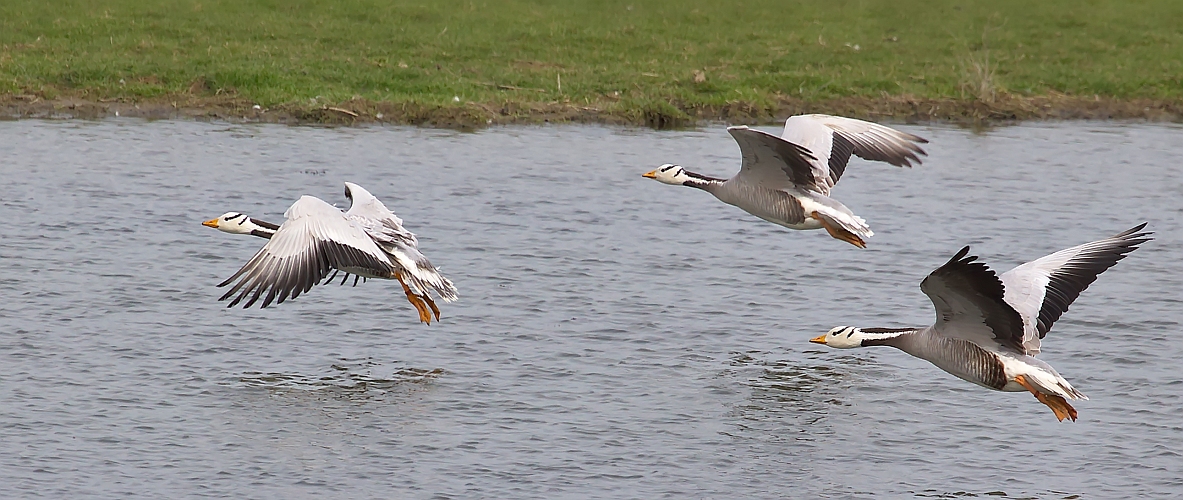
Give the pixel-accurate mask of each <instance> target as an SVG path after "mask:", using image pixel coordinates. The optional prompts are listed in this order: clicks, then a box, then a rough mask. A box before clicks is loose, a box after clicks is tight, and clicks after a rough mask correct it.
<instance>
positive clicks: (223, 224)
mask: <svg viewBox="0 0 1183 500" xmlns="http://www.w3.org/2000/svg"><path fill="white" fill-rule="evenodd" d="M201 225H203V226H206V227H212V228H214V229H217V230H219V231H223V232H227V233H234V234H252V235H256V236H257V235H258V233H257V232H266V233H274V232H275V231H274V230H272V229H269V228H266V227H263V226H260V225H258V224H255V222H254V221H252V220H251V218H250V217H247V216H246V214H244V213H239V212H226V213H224V214H222V215H221V216H220V217H218V218H216V219H210V220H207V221H205V222H202V223H201Z"/></svg>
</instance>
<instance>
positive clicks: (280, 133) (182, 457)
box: [0, 119, 1183, 498]
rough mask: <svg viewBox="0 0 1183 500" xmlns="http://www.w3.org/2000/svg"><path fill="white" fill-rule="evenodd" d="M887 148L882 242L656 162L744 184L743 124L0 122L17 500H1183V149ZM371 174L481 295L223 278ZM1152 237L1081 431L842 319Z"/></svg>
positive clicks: (1064, 335) (916, 309) (1043, 143)
mask: <svg viewBox="0 0 1183 500" xmlns="http://www.w3.org/2000/svg"><path fill="white" fill-rule="evenodd" d="M901 128H902V129H904V130H907V131H910V132H914V133H918V134H920V135H923V136H925V137H927V138H928V139H930V140H931V141H932V142H931V144H929V145H928V146H927V149H928V151H929V152H930V154H931V156H929V157H928V158H927V159H926V161H925V163H924V164H923V165H922V166H919V167H917V168H914V169H910V170H908V169H898V168H894V167H890V166H886V165H882V164H871V163H868V162H864V161H861V160H854V161H853V162H852V165H851V166H850V168H849V169H848V171H847V176H846V177H844V178H843V179H842V182H841V183H840V184H839V185H838V188H837V189H836V190H835V191H834V196H835V197H837V198H838V199H840V200H842V201H844V202H845V203H846V204H847V205H848V206H850V207H851V208H852V209H853V210H854V211H855V212H856V213H858V214H860V215H862V216H863V217H865V218H866V219H867V220H868V221H869V222H870V224H871V226H872V228H873V229H874V230H875V231H876V236H875V237H873V238H871V239H870V240H869V241H868V243H869V245H870V248H868V249H866V250H859V249H857V248H855V247H853V246H851V245H848V244H846V243H842V242H840V241H837V240H834V239H831V238H830V237H828V236H827V235H826V234H825V232H824V231H790V230H787V229H783V228H780V227H777V226H774V225H771V224H768V223H765V222H762V221H759V220H757V219H755V218H754V217H751V216H749V215H747V214H745V213H743V212H742V211H740V210H738V209H735V208H734V207H729V206H726V205H723V204H722V203H719V202H717V201H716V200H714V199H713V198H712V197H710V196H709V195H707V194H706V193H703V192H700V191H697V190H693V189H685V188H681V187H675V186H666V185H662V184H659V183H657V182H654V181H651V180H648V179H643V178H642V177H641V176H640V174H641V173H643V172H646V171H648V170H649V169H651V168H653V167H654V166H656V165H659V164H661V163H665V162H677V163H681V164H683V165H685V166H687V167H689V168H691V169H692V170H697V171H700V172H703V173H707V174H714V175H719V176H724V175H730V174H731V173H732V172H734V171H735V170H736V169H737V168H738V149H737V147H736V146H735V144H734V142H733V141H732V139H731V138H730V137H729V136H728V135H727V134H726V132H725V131H724V130H723V128H722V127H721V126H720V127H711V128H708V129H704V130H701V131H692V132H655V131H649V130H623V129H613V128H599V127H586V126H583V127H543V128H498V129H492V130H487V131H482V132H478V133H468V134H466V133H456V132H449V131H439V130H423V129H415V128H386V127H375V128H337V129H321V128H289V127H284V126H272V125H258V126H254V125H227V124H224V123H196V122H185V121H170V122H157V123H148V122H142V121H135V120H119V119H116V120H104V121H100V122H82V121H66V122H46V121H17V122H11V121H10V122H0V201H2V204H3V209H2V211H0V215H2V218H0V220H2V221H3V222H2V223H0V255H2V259H0V299H2V300H3V307H2V308H0V497H3V498H19V497H50V498H99V497H102V498H130V497H146V498H182V497H225V498H659V497H668V498H816V497H831V498H852V497H854V498H860V497H861V498H871V497H876V498H878V497H909V496H924V497H938V498H941V497H943V498H952V497H959V498H960V497H973V496H979V497H989V498H995V497H998V496H1005V497H1009V498H1078V496H1079V497H1083V498H1119V497H1131V496H1137V495H1147V496H1160V497H1177V496H1179V495H1181V494H1183V457H1181V455H1180V454H1181V453H1183V397H1181V396H1183V373H1181V370H1180V368H1179V364H1180V360H1181V359H1183V333H1181V332H1180V322H1181V321H1183V311H1181V309H1180V305H1181V303H1180V300H1181V297H1180V291H1181V290H1183V264H1181V262H1183V252H1181V251H1180V250H1179V248H1180V243H1183V242H1181V241H1180V236H1179V235H1180V221H1183V213H1181V211H1183V209H1181V207H1183V202H1181V201H1180V196H1181V195H1183V169H1181V168H1180V161H1181V158H1183V128H1180V127H1178V126H1175V125H1158V124H1154V125H1145V124H1121V123H1087V122H1073V123H1052V124H1030V125H1023V126H1013V127H1006V128H1000V129H996V130H992V131H987V132H985V133H980V134H975V133H972V132H970V131H966V130H960V129H955V128H947V127H938V126H928V127H921V126H901ZM347 180H348V181H353V182H357V183H359V184H361V185H363V186H365V187H367V188H368V189H369V190H370V191H372V192H373V193H374V194H375V195H376V196H378V197H379V198H380V199H382V200H384V201H385V203H386V204H387V205H388V206H389V207H390V208H391V209H392V210H394V211H395V212H396V213H398V214H399V215H400V216H401V217H403V219H404V220H405V221H406V225H407V227H408V228H409V229H410V230H412V231H415V232H416V233H417V234H418V235H419V238H420V243H421V248H422V249H423V250H424V251H425V252H426V253H427V254H428V255H429V256H430V257H431V258H432V259H433V261H434V262H435V263H436V264H437V265H439V266H441V267H442V269H443V271H444V272H445V273H446V274H447V275H448V276H450V277H451V279H452V280H454V281H455V283H456V285H457V287H458V288H459V290H460V295H461V300H460V301H459V302H456V303H452V304H443V303H441V306H442V309H443V321H442V322H440V323H438V324H433V325H432V326H430V327H428V326H423V325H420V324H418V323H417V321H416V319H415V318H416V317H415V313H414V309H412V308H411V307H410V305H409V304H408V303H407V302H406V300H405V298H404V297H403V295H402V293H401V291H400V290H399V288H398V286H397V284H392V283H390V282H373V281H371V282H370V283H366V284H363V285H360V286H358V287H356V288H351V287H348V286H346V287H341V286H337V285H335V284H334V285H332V286H330V287H317V288H315V289H313V290H312V292H310V293H309V294H307V295H304V296H301V297H300V298H299V299H297V300H295V301H292V302H287V303H284V304H282V305H279V306H277V307H272V308H268V309H265V310H258V309H250V310H242V309H226V308H224V305H225V303H220V302H218V301H217V300H216V299H217V298H218V296H219V295H220V293H221V289H218V288H215V287H214V285H215V284H216V283H218V282H219V281H221V280H222V279H224V278H226V277H228V276H229V275H230V274H232V273H233V272H234V271H235V270H237V269H238V267H239V266H240V265H242V264H243V263H245V261H246V260H247V259H248V258H249V257H250V256H251V255H252V253H253V252H254V251H255V250H256V249H257V248H258V247H259V246H260V245H261V244H262V243H263V241H262V240H260V239H257V238H251V237H245V236H238V235H230V234H225V233H221V232H218V231H215V230H213V229H209V228H206V227H202V226H201V225H200V222H201V221H202V220H205V219H208V218H212V217H215V216H218V215H220V214H222V213H223V212H227V211H231V210H235V211H244V212H246V213H248V214H251V215H252V216H255V217H257V218H260V219H263V220H270V221H273V222H279V221H281V220H282V214H283V212H284V210H285V209H286V208H287V206H288V205H290V204H291V203H292V202H293V201H294V200H295V199H296V198H297V197H298V196H299V195H301V194H310V195H314V196H318V197H320V198H322V199H325V200H328V201H329V202H331V203H337V204H339V205H340V206H346V205H347V201H346V200H345V198H344V197H343V196H342V182H343V181H347ZM1142 221H1149V223H1150V225H1149V229H1151V230H1154V231H1156V232H1157V234H1156V238H1157V239H1155V240H1154V241H1152V242H1150V243H1148V244H1146V245H1145V246H1144V248H1142V249H1140V250H1138V251H1137V252H1134V253H1133V254H1132V255H1131V256H1130V257H1129V258H1127V259H1126V260H1124V261H1122V262H1121V263H1119V264H1118V265H1117V266H1116V267H1115V268H1113V269H1111V270H1109V271H1108V272H1106V273H1105V274H1103V275H1102V276H1101V277H1100V279H1099V280H1098V281H1097V282H1096V283H1095V284H1094V285H1093V286H1092V287H1091V288H1090V289H1089V290H1087V291H1086V292H1085V293H1084V294H1083V295H1082V296H1081V297H1080V299H1079V300H1077V301H1076V303H1075V304H1073V306H1072V309H1071V310H1070V311H1069V312H1068V313H1067V314H1065V315H1064V316H1063V317H1062V318H1061V319H1060V320H1059V321H1058V322H1057V323H1056V325H1055V328H1054V329H1053V330H1052V332H1051V333H1050V334H1049V335H1048V337H1047V339H1045V341H1044V354H1043V355H1042V358H1043V359H1045V360H1046V361H1048V362H1050V363H1051V364H1052V365H1054V366H1055V367H1057V368H1058V369H1059V371H1060V372H1061V373H1062V374H1063V375H1064V376H1065V377H1067V378H1068V379H1069V380H1070V381H1071V382H1072V383H1073V384H1074V385H1075V386H1076V387H1077V388H1079V389H1080V390H1081V391H1083V392H1084V393H1086V394H1088V395H1089V396H1090V397H1091V398H1092V400H1091V401H1082V402H1079V403H1078V404H1076V408H1077V409H1078V410H1079V411H1080V420H1079V421H1077V422H1075V423H1071V422H1065V423H1058V422H1057V421H1056V419H1055V418H1054V416H1053V415H1052V412H1051V411H1050V410H1049V409H1048V408H1047V407H1045V406H1043V405H1042V404H1040V403H1038V402H1037V401H1036V400H1035V399H1034V398H1032V397H1031V396H1030V395H1029V394H1025V393H998V392H993V391H987V390H984V389H981V388H979V387H976V386H973V385H971V384H968V383H966V382H963V381H961V380H957V379H955V378H953V377H952V376H949V375H947V374H945V373H944V372H941V371H940V370H938V369H936V368H935V367H933V366H931V365H929V364H927V363H926V362H924V361H920V360H917V359H913V358H910V357H908V356H907V355H905V354H903V353H901V352H899V351H895V350H892V349H887V348H879V349H859V350H846V351H840V350H833V349H828V348H826V347H824V346H818V345H814V344H809V343H808V342H807V340H808V339H809V338H810V337H813V336H816V335H818V334H820V333H824V332H825V331H826V330H827V329H829V328H831V327H833V326H837V325H846V324H850V325H859V326H917V325H925V324H928V323H930V322H931V321H932V315H933V313H932V305H931V303H930V302H929V301H928V299H927V298H926V297H925V296H924V295H923V294H922V293H921V292H920V290H919V287H918V284H919V282H920V280H921V279H922V278H923V277H924V276H925V275H926V274H927V273H928V272H929V271H931V270H932V269H933V268H935V267H936V266H939V265H940V264H942V263H944V262H945V261H946V260H947V259H948V258H949V257H950V256H951V255H952V254H953V253H954V252H956V251H957V250H958V249H959V248H960V247H961V246H962V245H966V244H971V245H973V251H974V253H975V254H977V255H981V256H982V258H983V259H984V260H985V261H986V262H987V263H990V264H991V265H992V266H993V267H994V268H996V269H998V270H1000V271H1001V270H1006V269H1009V268H1010V267H1012V266H1014V265H1017V264H1019V263H1022V262H1025V261H1027V260H1031V259H1034V258H1037V257H1040V256H1043V255H1045V254H1048V253H1050V252H1052V251H1055V250H1058V249H1061V248H1065V247H1068V246H1072V245H1076V244H1079V243H1083V242H1086V241H1091V240H1094V239H1098V238H1101V237H1104V236H1107V235H1110V234H1113V233H1116V232H1118V231H1121V230H1124V229H1126V228H1129V227H1131V226H1133V225H1135V224H1137V223H1139V222H1142Z"/></svg>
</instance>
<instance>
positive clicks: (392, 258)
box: [202, 182, 456, 324]
mask: <svg viewBox="0 0 1183 500" xmlns="http://www.w3.org/2000/svg"><path fill="white" fill-rule="evenodd" d="M345 197H346V198H349V200H350V201H351V202H352V205H351V206H350V207H349V211H347V212H342V211H341V210H340V209H338V208H336V207H334V206H332V205H329V204H328V203H325V202H324V201H322V200H321V199H319V198H316V197H312V196H301V197H300V199H299V200H296V202H295V203H293V204H292V206H291V207H288V209H287V211H286V212H284V217H285V218H286V219H287V220H285V221H284V223H283V224H281V225H278V226H277V225H275V224H271V223H269V222H264V221H261V220H256V219H252V218H250V217H247V216H246V215H245V214H241V213H237V212H228V213H225V214H223V215H222V216H221V217H218V218H216V219H210V220H207V221H205V222H202V224H203V225H205V226H208V227H212V228H216V229H218V230H221V231H224V232H227V233H234V234H250V235H253V236H258V237H261V238H267V239H268V240H269V241H268V242H267V244H266V245H263V248H261V249H259V251H258V252H257V253H255V256H254V257H252V258H251V260H250V261H248V262H247V263H246V265H244V266H242V268H241V269H239V270H238V272H236V273H234V275H233V276H231V277H230V278H229V279H227V280H226V281H223V282H222V283H219V284H218V286H219V287H222V286H226V285H229V284H231V283H233V282H234V281H235V280H238V282H237V283H235V284H234V286H232V287H231V288H230V290H229V291H227V292H226V294H225V295H222V297H221V298H219V299H218V300H226V299H228V298H230V297H232V296H233V297H234V299H233V300H232V301H231V302H230V304H229V305H228V306H227V307H234V306H235V305H237V304H238V303H239V302H242V301H243V300H244V299H246V304H245V305H244V306H243V307H244V308H246V307H250V306H251V305H252V304H254V303H255V302H256V301H258V300H259V299H260V298H261V299H263V302H262V304H261V305H260V307H267V306H268V305H270V304H271V302H272V301H273V300H274V301H275V302H276V303H280V304H282V303H283V301H284V300H286V299H288V298H289V297H290V298H292V299H295V298H296V297H298V296H299V295H300V294H301V293H305V292H307V291H308V290H310V289H311V288H312V286H313V285H316V284H317V283H320V282H321V280H323V279H324V278H325V277H326V276H329V271H334V273H333V276H330V277H329V280H328V281H332V279H333V278H334V277H336V272H338V271H341V272H344V273H346V275H345V278H343V279H342V283H344V281H345V279H346V278H348V275H349V274H354V275H355V277H354V285H356V284H357V278H358V277H363V278H382V279H394V280H398V282H399V283H400V284H402V286H403V292H404V293H406V295H407V300H408V301H410V303H411V305H413V306H415V309H416V310H417V311H418V312H419V321H421V322H423V323H427V324H431V316H432V314H434V315H435V319H436V320H439V317H440V311H439V308H438V307H436V305H435V302H434V301H433V300H432V299H431V296H429V295H428V291H430V290H434V291H435V293H436V294H438V295H439V296H440V298H441V299H443V300H444V301H445V302H451V301H453V300H456V287H455V286H454V285H452V282H451V281H450V280H448V278H445V277H444V276H443V275H442V274H440V272H439V270H438V269H436V267H435V266H433V265H432V264H431V262H430V261H428V260H427V257H426V256H424V255H423V254H422V253H420V252H419V248H418V245H419V242H418V240H417V239H416V238H415V235H414V234H412V233H411V232H410V231H407V230H406V229H404V228H403V224H402V222H403V221H402V219H399V218H398V216H396V215H394V213H392V212H391V211H390V210H388V209H387V208H386V206H385V205H383V204H382V202H381V201H378V199H377V198H375V197H374V195H372V194H370V192H369V191H366V190H365V189H364V188H362V187H361V186H358V185H357V184H353V183H351V182H346V183H345ZM326 283H327V282H326ZM235 294H237V296H235Z"/></svg>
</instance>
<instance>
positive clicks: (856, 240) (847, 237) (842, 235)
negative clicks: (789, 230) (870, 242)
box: [810, 210, 867, 248]
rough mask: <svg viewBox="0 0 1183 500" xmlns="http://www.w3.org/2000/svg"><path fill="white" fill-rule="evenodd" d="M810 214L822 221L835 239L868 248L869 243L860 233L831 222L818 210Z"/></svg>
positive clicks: (823, 225)
mask: <svg viewBox="0 0 1183 500" xmlns="http://www.w3.org/2000/svg"><path fill="white" fill-rule="evenodd" d="M810 216H811V217H813V218H814V219H817V221H818V222H821V223H822V227H824V228H826V232H827V233H830V236H832V237H834V239H838V240H842V241H845V242H847V243H850V244H851V245H854V246H856V247H859V248H867V243H866V242H865V241H863V239H862V238H860V237H859V235H857V234H854V233H852V232H850V231H847V230H845V229H843V228H842V227H839V226H836V225H834V224H831V223H830V221H828V220H826V218H825V217H822V216H821V214H819V213H817V211H816V210H815V211H814V212H813V213H812V214H810Z"/></svg>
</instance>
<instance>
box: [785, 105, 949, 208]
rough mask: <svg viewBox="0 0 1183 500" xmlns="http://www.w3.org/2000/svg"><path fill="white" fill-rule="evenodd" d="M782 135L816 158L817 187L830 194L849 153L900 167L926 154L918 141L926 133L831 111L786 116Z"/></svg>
mask: <svg viewBox="0 0 1183 500" xmlns="http://www.w3.org/2000/svg"><path fill="white" fill-rule="evenodd" d="M781 138H783V139H784V140H786V141H788V142H791V143H793V144H798V145H800V146H802V147H804V148H805V149H806V150H808V151H809V152H810V153H811V155H812V156H813V157H814V158H815V160H814V161H812V162H811V166H812V167H813V176H814V183H815V185H814V187H813V188H812V189H813V190H814V191H817V192H820V193H822V194H829V192H830V189H831V188H833V187H834V185H835V184H837V183H838V179H841V178H842V174H843V173H844V172H845V171H846V165H847V163H848V162H849V161H850V155H851V154H854V155H857V156H858V157H860V158H862V159H864V160H870V161H882V162H887V163H889V164H891V165H895V166H897V167H911V166H912V163H913V162H915V163H916V164H920V158H919V156H918V155H924V154H927V153H925V152H924V150H923V149H921V148H920V146H919V145H918V144H917V143H927V142H928V140H926V139H924V138H923V137H920V136H917V135H914V134H909V133H907V132H901V131H899V130H896V129H893V128H890V127H885V126H883V125H879V124H877V123H871V122H867V121H863V120H856V119H854V118H844V117H841V116H830V115H797V116H791V117H789V118H788V119H787V120H785V130H784V133H782V134H781Z"/></svg>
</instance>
